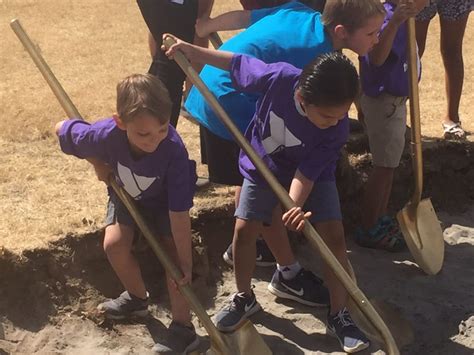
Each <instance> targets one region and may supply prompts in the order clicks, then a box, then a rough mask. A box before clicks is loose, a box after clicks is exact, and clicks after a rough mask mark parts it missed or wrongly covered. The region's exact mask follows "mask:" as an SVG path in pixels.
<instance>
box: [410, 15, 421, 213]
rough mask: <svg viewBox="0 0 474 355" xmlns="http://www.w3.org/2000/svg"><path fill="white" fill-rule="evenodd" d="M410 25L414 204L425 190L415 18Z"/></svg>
mask: <svg viewBox="0 0 474 355" xmlns="http://www.w3.org/2000/svg"><path fill="white" fill-rule="evenodd" d="M407 27H408V43H407V48H408V75H409V92H410V122H411V147H412V165H413V171H414V175H415V191H414V192H413V196H412V199H411V203H412V204H413V205H414V206H418V204H419V202H420V201H421V193H422V191H423V152H422V146H421V122H420V121H421V120H420V98H419V93H418V74H419V73H418V51H417V47H416V35H415V18H413V17H410V18H409V19H408V20H407Z"/></svg>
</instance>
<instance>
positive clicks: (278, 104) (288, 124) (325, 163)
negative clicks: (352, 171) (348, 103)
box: [231, 54, 349, 187]
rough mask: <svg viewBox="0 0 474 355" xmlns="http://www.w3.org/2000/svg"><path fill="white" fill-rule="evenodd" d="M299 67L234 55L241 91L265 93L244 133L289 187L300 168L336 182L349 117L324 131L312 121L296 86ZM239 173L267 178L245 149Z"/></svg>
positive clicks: (310, 176)
mask: <svg viewBox="0 0 474 355" xmlns="http://www.w3.org/2000/svg"><path fill="white" fill-rule="evenodd" d="M300 75H301V69H297V68H295V67H294V66H292V65H291V64H288V63H283V62H280V63H273V64H266V63H264V62H262V61H260V60H259V59H256V58H253V57H249V56H246V55H238V54H236V55H234V56H233V58H232V64H231V78H232V83H233V85H234V87H235V88H236V89H237V90H239V91H244V92H247V93H256V94H257V93H258V94H261V96H260V97H259V99H258V101H257V104H256V112H255V116H254V117H253V119H252V121H251V123H250V125H249V127H248V129H247V131H246V133H245V135H246V138H247V139H248V141H249V142H250V144H251V145H252V147H253V148H254V149H255V151H256V152H257V154H258V155H259V156H260V157H261V158H262V159H263V160H264V162H265V163H266V165H267V166H268V167H269V168H270V170H271V171H272V172H273V173H274V174H275V176H276V178H277V179H278V180H279V181H280V183H281V184H282V185H283V186H286V187H288V186H289V184H290V183H291V180H292V179H293V177H294V175H295V172H296V170H297V169H298V170H300V171H301V173H302V174H303V175H304V176H306V177H307V178H308V179H310V180H312V181H331V180H335V174H334V173H335V169H336V162H337V160H338V158H339V155H340V149H341V148H342V146H343V145H344V144H345V143H346V141H347V138H348V135H349V120H348V118H347V117H346V118H345V119H343V120H341V121H339V123H338V124H337V125H336V126H333V127H330V128H327V129H320V128H318V127H316V126H315V125H314V124H313V123H311V122H310V121H309V120H308V119H307V117H306V116H305V114H304V111H303V110H302V108H301V106H300V104H299V103H298V102H297V101H296V100H295V97H294V95H295V90H296V88H297V85H298V79H299V77H300ZM239 166H240V172H241V173H242V175H243V176H244V177H245V178H246V179H248V180H250V181H252V182H254V183H262V182H263V179H262V178H261V176H260V174H259V173H258V172H257V171H256V168H255V166H254V165H253V163H252V162H251V161H250V159H249V158H248V156H247V155H246V154H245V153H244V152H243V151H241V152H240V158H239Z"/></svg>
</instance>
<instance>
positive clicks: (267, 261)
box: [222, 239, 276, 267]
mask: <svg viewBox="0 0 474 355" xmlns="http://www.w3.org/2000/svg"><path fill="white" fill-rule="evenodd" d="M256 247H257V257H256V258H255V265H257V266H263V267H266V266H273V265H275V264H276V260H275V257H274V256H273V254H272V252H271V251H270V248H269V247H268V245H267V243H265V241H264V240H263V239H257V243H256ZM222 257H223V258H224V261H225V262H226V263H227V264H229V265H230V266H233V265H234V259H233V257H232V243H231V244H230V245H229V246H228V247H227V250H226V251H225V252H224V254H223V255H222Z"/></svg>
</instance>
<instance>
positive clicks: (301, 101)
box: [295, 89, 304, 104]
mask: <svg viewBox="0 0 474 355" xmlns="http://www.w3.org/2000/svg"><path fill="white" fill-rule="evenodd" d="M295 99H296V101H298V102H299V103H300V104H302V103H304V99H303V96H301V91H300V89H296V91H295Z"/></svg>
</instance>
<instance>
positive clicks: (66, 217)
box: [0, 0, 474, 251]
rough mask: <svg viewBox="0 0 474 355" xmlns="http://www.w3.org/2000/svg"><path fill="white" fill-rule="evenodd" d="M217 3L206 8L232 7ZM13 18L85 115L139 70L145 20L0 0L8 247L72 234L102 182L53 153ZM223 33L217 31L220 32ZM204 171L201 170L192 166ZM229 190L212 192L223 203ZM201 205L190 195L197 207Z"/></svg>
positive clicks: (86, 225)
mask: <svg viewBox="0 0 474 355" xmlns="http://www.w3.org/2000/svg"><path fill="white" fill-rule="evenodd" d="M238 5H239V4H238V2H237V1H233V2H229V1H224V0H217V1H216V5H215V8H214V13H215V14H217V13H221V12H225V11H229V10H232V9H235V8H238ZM13 18H19V19H20V20H21V22H22V24H23V26H24V27H25V30H26V31H27V32H28V33H29V35H30V36H31V37H32V39H33V40H34V41H35V42H37V43H38V45H39V47H40V48H41V51H42V53H43V56H44V57H45V59H46V61H47V62H48V64H49V65H50V66H51V68H52V70H53V72H54V73H55V74H56V76H57V77H58V79H59V81H60V82H61V83H62V85H63V86H64V88H65V89H66V91H67V92H68V94H69V96H70V97H71V99H72V100H73V102H74V103H75V104H76V106H77V107H78V109H79V111H80V112H81V113H82V115H84V117H85V118H86V119H89V120H96V119H98V118H101V117H106V116H108V115H110V114H111V113H113V111H114V105H115V98H114V96H115V84H116V82H117V81H119V80H120V79H121V78H123V77H124V76H126V75H128V74H130V73H133V72H145V71H146V70H147V69H148V65H149V62H150V58H149V55H148V48H147V43H146V26H145V24H144V22H143V19H142V17H141V15H140V13H139V10H138V7H137V6H136V3H135V2H134V1H125V0H116V1H113V2H112V1H99V0H88V1H72V0H63V1H58V0H41V1H39V0H0V34H1V38H2V40H1V42H0V78H1V80H0V132H1V133H0V152H1V155H0V200H1V204H0V214H1V216H2V220H1V222H0V247H1V246H4V247H6V248H8V249H11V250H14V251H21V250H23V249H24V248H33V247H38V246H42V245H45V244H46V243H47V242H48V241H50V240H52V239H54V238H57V237H59V236H61V235H63V234H65V233H67V232H78V233H81V232H83V231H86V230H91V229H96V228H97V227H98V226H100V224H101V220H102V217H103V214H104V208H105V196H104V194H105V189H104V186H103V185H102V184H100V183H99V182H97V181H96V179H95V176H94V174H93V172H92V171H91V169H90V168H89V167H88V165H87V164H86V163H85V162H81V161H79V160H77V159H74V158H71V157H67V156H65V155H63V154H61V153H60V151H59V148H58V145H57V142H56V139H55V138H54V137H53V136H52V134H51V129H52V126H53V124H54V123H55V122H56V121H58V120H61V119H63V118H64V115H65V114H64V112H63V111H62V109H61V107H60V106H59V104H58V102H57V100H56V98H55V97H54V96H53V94H52V93H51V91H50V89H49V87H48V86H47V85H46V83H45V81H44V79H43V78H42V77H41V75H40V73H39V71H38V70H37V69H36V67H35V66H34V64H33V62H32V61H31V59H30V57H29V56H28V54H27V53H26V52H25V51H24V50H23V48H22V45H21V44H20V42H19V41H18V39H17V38H16V36H15V35H14V33H13V32H12V31H11V29H10V27H9V22H10V20H11V19H13ZM230 35H231V34H230V33H226V34H223V37H224V38H227V37H229V36H230ZM473 36H474V29H473V26H472V21H471V23H470V24H469V25H468V30H467V33H466V38H465V62H466V63H465V64H466V81H465V87H464V97H463V102H462V106H461V115H462V117H463V119H464V124H465V126H466V127H467V128H468V129H469V130H471V131H474V121H472V120H470V115H469V111H468V103H469V102H472V101H473V99H474V97H473V95H474V94H473V92H474V90H473V84H474V83H473V79H472V78H473V70H474V63H473V62H472V58H474V56H473V55H472V53H473V52H474V49H473V44H474V38H473ZM438 38H439V26H438V24H437V23H434V24H433V26H432V28H431V33H430V38H429V40H428V46H427V51H426V57H425V61H424V78H423V82H422V85H421V98H422V106H421V107H422V117H423V122H424V124H423V132H424V134H427V135H430V136H439V135H440V134H441V130H440V124H439V118H440V115H441V114H442V112H443V110H444V107H445V103H444V94H443V93H444V86H443V85H444V84H443V70H442V65H441V62H440V56H439V50H438V44H437V43H438ZM178 129H179V131H180V132H181V133H182V135H183V137H184V139H185V141H186V143H187V145H188V149H189V151H190V154H191V156H192V157H193V158H194V159H196V160H199V146H198V144H199V142H198V133H197V127H196V126H194V125H192V124H190V123H189V122H186V121H184V120H181V121H180V124H179V127H178ZM199 172H200V173H201V174H205V169H204V168H203V167H200V168H199ZM230 192H231V190H229V189H227V188H222V189H220V190H218V191H217V192H216V193H217V194H218V196H220V198H221V199H222V198H224V199H226V201H229V200H230ZM200 203H202V204H206V203H209V202H208V201H205V198H204V199H201V200H200V199H198V201H197V204H198V205H199V204H200Z"/></svg>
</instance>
